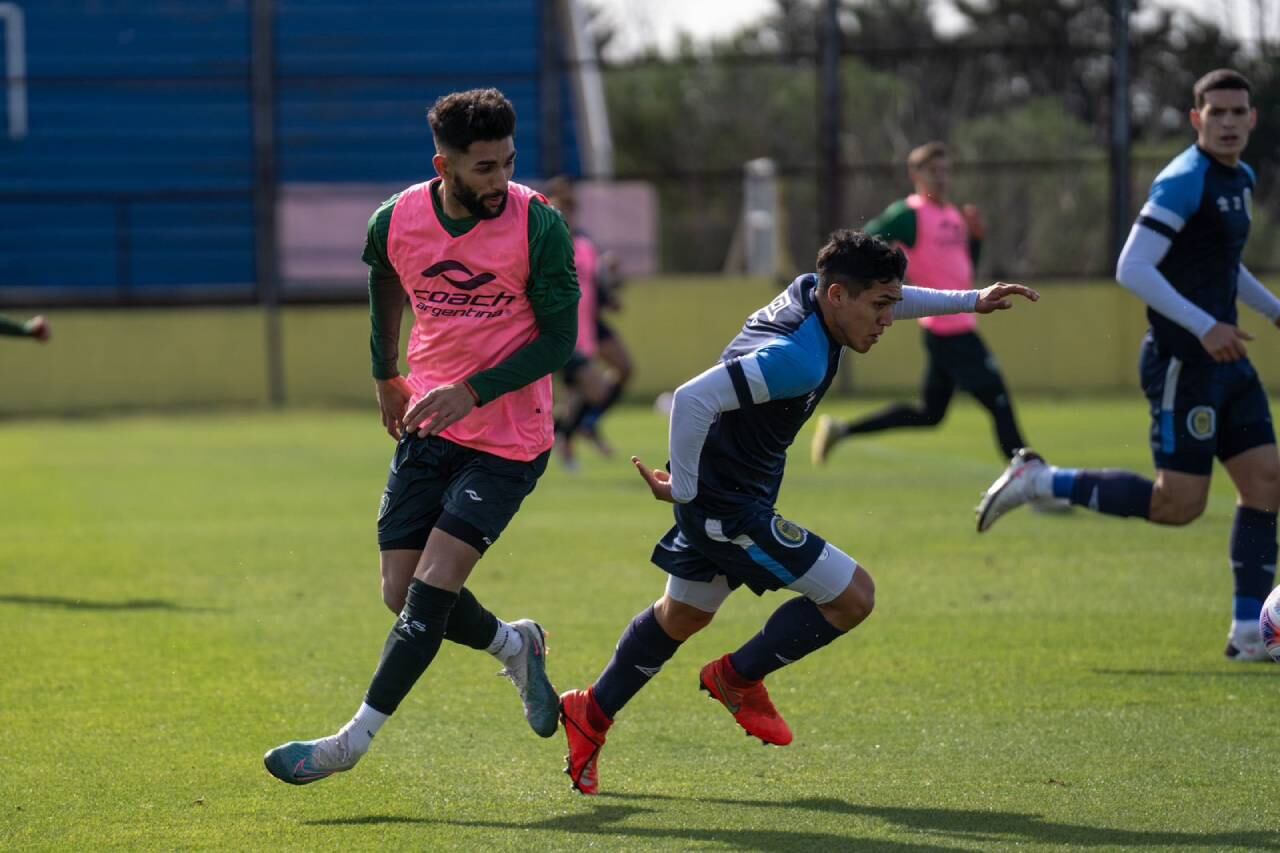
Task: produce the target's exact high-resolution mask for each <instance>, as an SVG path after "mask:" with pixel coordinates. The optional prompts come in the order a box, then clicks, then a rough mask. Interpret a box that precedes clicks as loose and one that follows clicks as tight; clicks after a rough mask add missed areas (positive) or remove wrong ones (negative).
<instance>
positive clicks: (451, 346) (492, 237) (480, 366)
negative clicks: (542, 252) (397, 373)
mask: <svg viewBox="0 0 1280 853" xmlns="http://www.w3.org/2000/svg"><path fill="white" fill-rule="evenodd" d="M439 183H440V179H439V178H435V179H433V180H431V181H427V182H425V183H421V184H415V185H414V186H412V187H410V188H409V189H407V190H405V191H404V193H403V194H402V195H401V196H400V198H399V200H398V201H396V206H395V209H394V210H393V211H392V213H391V228H390V232H389V233H388V235H387V256H388V258H389V259H390V261H391V265H392V266H393V267H395V270H396V273H397V274H398V275H399V276H400V282H401V284H402V285H403V286H404V289H405V291H406V292H407V293H408V294H409V304H410V305H412V306H413V313H414V324H413V332H412V334H411V335H410V337H409V355H408V361H409V370H410V374H409V386H410V387H411V388H412V389H413V399H412V400H411V401H410V403H409V405H410V407H412V406H414V405H415V404H417V402H418V401H419V400H421V399H422V398H423V396H425V395H426V393H427V392H428V391H430V390H431V389H433V388H438V387H439V386H441V385H450V384H454V383H458V382H464V381H466V380H467V379H469V378H470V377H472V376H474V375H475V374H476V373H478V372H480V371H481V370H485V369H487V368H490V367H494V366H495V365H497V364H499V363H501V362H502V361H504V360H506V359H507V357H509V356H510V355H511V354H512V353H514V352H515V351H516V350H518V349H520V348H521V347H523V346H525V345H526V344H528V343H530V342H531V341H533V340H534V339H535V338H537V337H538V326H537V322H536V320H535V318H534V314H533V308H532V306H530V304H529V299H528V295H527V294H526V292H525V291H526V288H527V287H528V281H529V204H530V203H531V200H532V199H533V198H534V197H535V196H537V197H538V198H541V196H538V194H537V193H536V192H534V191H533V190H531V189H529V188H528V187H526V186H524V185H522V184H517V183H514V182H513V183H510V184H508V185H507V188H508V191H507V205H506V208H505V209H503V211H502V214H501V215H500V216H498V217H497V218H496V219H482V220H480V221H479V222H477V223H476V224H475V226H474V227H473V228H472V229H471V230H470V231H468V232H467V233H466V234H463V235H462V236H461V237H454V236H451V235H450V234H449V232H448V231H446V230H445V228H444V226H443V225H442V224H441V223H440V219H439V217H438V216H437V215H436V210H435V206H434V205H433V204H432V201H431V193H432V192H433V188H434V186H435V185H437V184H439ZM441 436H442V437H443V438H446V439H448V440H449V441H452V442H454V443H455V444H460V445H463V446H464V447H470V448H473V449H475V450H481V451H484V452H485V453H492V454H494V455H495V456H501V457H503V458H504V459H514V460H517V461H522V462H527V461H529V460H531V459H534V458H535V457H537V456H538V455H540V454H542V453H543V452H545V451H546V450H548V449H550V447H551V445H552V444H553V443H554V440H555V438H554V432H553V428H552V420H551V377H550V376H544V377H542V378H541V379H539V380H537V381H536V382H534V383H532V384H530V385H526V386H525V387H523V388H519V389H517V390H515V391H511V392H509V393H506V394H503V395H502V396H501V397H499V398H498V399H496V400H492V401H490V402H489V403H487V404H486V405H484V406H479V407H477V408H475V409H473V410H472V411H471V413H470V414H469V415H467V416H466V417H465V418H463V419H462V420H460V421H458V422H457V423H456V424H453V425H452V426H450V427H449V428H447V429H446V430H445V431H444V432H443V433H441Z"/></svg>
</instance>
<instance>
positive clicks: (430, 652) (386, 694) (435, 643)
mask: <svg viewBox="0 0 1280 853" xmlns="http://www.w3.org/2000/svg"><path fill="white" fill-rule="evenodd" d="M457 600H458V594H457V593H455V592H449V591H448V590H447V589H440V588H439V587H434V586H428V585H427V584H425V583H423V582H422V581H420V580H418V579H417V578H414V579H413V582H412V583H410V584H409V595H408V598H407V599H406V600H405V605H404V610H401V611H400V616H399V618H397V619H396V624H395V627H394V628H392V629H391V633H390V634H389V635H388V636H387V644H386V646H384V647H383V649H382V662H381V663H379V664H378V670H377V672H375V673H374V674H373V681H372V682H370V683H369V692H368V693H366V694H365V697H364V701H365V704H366V705H368V706H369V707H370V708H373V709H374V710H375V711H380V712H382V713H383V714H393V713H395V710H396V708H397V707H399V705H400V702H401V701H402V700H403V699H404V697H405V696H408V695H409V691H410V690H412V689H413V685H414V684H415V683H416V682H417V680H418V679H419V678H420V677H421V676H422V673H424V672H426V671H427V667H428V666H430V664H431V661H432V659H434V658H435V656H436V652H438V651H440V644H441V642H443V641H444V632H445V627H446V626H447V625H448V624H449V612H450V611H451V610H453V605H454V603H455V602H456V601H457Z"/></svg>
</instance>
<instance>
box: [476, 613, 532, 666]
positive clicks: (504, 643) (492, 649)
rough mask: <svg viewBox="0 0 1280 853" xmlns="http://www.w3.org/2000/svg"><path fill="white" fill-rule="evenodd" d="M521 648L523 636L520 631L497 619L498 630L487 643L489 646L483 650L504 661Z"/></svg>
mask: <svg viewBox="0 0 1280 853" xmlns="http://www.w3.org/2000/svg"><path fill="white" fill-rule="evenodd" d="M523 649H524V637H522V636H520V632H519V631H517V630H516V629H515V628H514V627H513V626H511V625H508V624H507V623H506V622H503V621H502V620H501V619H499V620H498V630H497V632H496V633H495V634H494V635H493V642H491V643H490V644H489V648H487V649H485V651H486V652H488V653H489V654H491V655H493V656H494V657H495V658H497V659H498V660H500V661H502V662H504V663H505V662H506V661H509V660H511V659H512V658H513V657H515V656H516V655H518V654H520V652H521V651H522V650H523Z"/></svg>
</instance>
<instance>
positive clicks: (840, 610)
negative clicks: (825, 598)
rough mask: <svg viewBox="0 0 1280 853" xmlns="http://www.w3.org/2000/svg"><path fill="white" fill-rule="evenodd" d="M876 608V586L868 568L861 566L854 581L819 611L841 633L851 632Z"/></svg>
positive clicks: (822, 605) (819, 607)
mask: <svg viewBox="0 0 1280 853" xmlns="http://www.w3.org/2000/svg"><path fill="white" fill-rule="evenodd" d="M875 606H876V585H875V581H874V580H872V578H871V574H870V573H869V572H868V571H867V570H866V567H864V566H859V567H858V571H857V572H856V573H855V574H854V576H853V580H851V581H849V585H848V586H847V587H845V589H844V592H842V593H840V594H839V595H837V596H836V597H835V598H833V599H832V600H831V601H829V602H827V603H826V604H821V605H819V606H818V609H819V610H821V611H822V615H823V616H824V617H825V618H826V620H827V621H828V622H830V623H831V624H832V625H834V626H835V627H836V628H838V629H839V630H841V631H850V630H852V629H854V628H856V627H857V626H858V625H860V624H861V623H862V622H863V621H865V620H866V618H867V617H868V616H870V615H871V611H872V610H874V609H875Z"/></svg>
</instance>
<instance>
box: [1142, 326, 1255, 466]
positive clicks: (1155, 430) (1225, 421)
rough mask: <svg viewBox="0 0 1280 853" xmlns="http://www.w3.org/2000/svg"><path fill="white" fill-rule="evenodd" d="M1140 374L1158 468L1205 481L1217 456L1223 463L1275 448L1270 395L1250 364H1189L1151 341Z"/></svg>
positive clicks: (1236, 362) (1243, 361) (1144, 353)
mask: <svg viewBox="0 0 1280 853" xmlns="http://www.w3.org/2000/svg"><path fill="white" fill-rule="evenodd" d="M1141 373H1142V390H1143V392H1144V393H1145V394H1146V395H1147V401H1148V402H1149V403H1150V405H1151V453H1152V456H1154V457H1155V463H1156V468H1159V469H1164V470H1168V471H1180V472H1182V473H1184V474H1199V475H1207V474H1210V473H1212V471H1213V459H1214V457H1215V456H1216V457H1217V458H1218V459H1221V460H1224V461H1225V460H1227V459H1231V458H1232V457H1233V456H1237V455H1239V454H1241V453H1243V452H1244V451H1246V450H1251V449H1252V448H1254V447H1259V446H1261V445H1264V444H1274V443H1275V440H1276V434H1275V430H1274V428H1273V427H1272V425H1271V407H1270V404H1269V403H1268V401H1267V394H1266V391H1264V390H1263V388H1262V382H1261V381H1260V380H1259V379H1258V372H1257V371H1256V370H1254V368H1253V365H1252V364H1251V363H1250V362H1249V360H1248V359H1241V360H1240V361H1233V362H1228V363H1226V364H1218V363H1217V362H1212V361H1211V362H1207V363H1199V362H1197V363H1194V364H1193V363H1188V362H1184V361H1182V360H1181V359H1178V358H1176V357H1173V356H1170V355H1165V354H1162V353H1161V352H1160V351H1159V347H1157V346H1156V345H1155V343H1153V342H1152V341H1151V339H1150V338H1148V339H1147V340H1146V341H1145V342H1144V343H1143V346H1142V363H1141Z"/></svg>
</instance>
